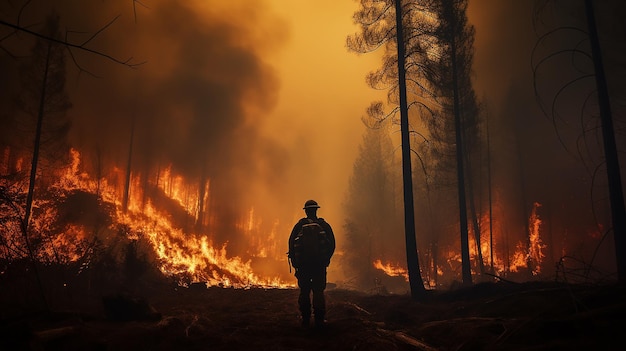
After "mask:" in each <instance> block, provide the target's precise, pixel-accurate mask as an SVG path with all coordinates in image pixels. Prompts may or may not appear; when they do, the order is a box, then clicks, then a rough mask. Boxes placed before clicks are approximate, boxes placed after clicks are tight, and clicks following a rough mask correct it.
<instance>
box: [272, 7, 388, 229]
mask: <svg viewBox="0 0 626 351" xmlns="http://www.w3.org/2000/svg"><path fill="white" fill-rule="evenodd" d="M269 2H270V3H271V7H272V10H273V11H274V12H275V13H277V14H278V15H279V16H281V17H282V18H283V19H285V20H286V21H287V22H286V23H287V26H288V29H289V34H288V37H287V39H286V43H285V46H284V48H283V49H281V50H278V51H277V52H275V53H274V54H272V55H270V57H271V60H270V64H272V65H273V66H274V67H275V68H276V69H277V70H278V75H279V79H280V91H279V95H278V103H277V106H276V108H275V109H274V111H272V112H271V116H270V118H268V120H267V123H266V124H265V126H264V131H265V133H266V134H267V135H269V136H271V137H273V138H276V139H277V140H278V141H279V142H280V143H281V144H282V145H284V146H285V147H287V148H289V150H291V156H292V157H293V159H294V161H295V162H294V164H293V165H294V167H293V168H291V172H292V174H291V176H289V177H287V178H288V179H290V180H289V181H290V182H293V184H292V185H293V186H294V187H293V188H294V189H297V190H296V191H294V193H293V197H291V198H289V197H287V199H289V200H293V201H294V202H295V205H296V207H295V208H294V210H295V211H296V212H295V213H294V216H300V215H301V214H302V212H301V210H300V207H299V205H300V203H301V202H304V200H306V198H315V199H316V200H318V201H319V202H320V204H321V205H322V209H321V210H320V215H322V216H324V217H326V219H327V220H329V221H333V222H335V226H337V227H339V226H340V225H341V220H342V218H341V202H342V200H343V197H344V195H345V191H346V189H347V184H348V178H349V176H350V174H351V172H352V164H353V161H354V159H355V157H356V152H357V148H358V145H359V144H360V142H361V135H362V133H363V131H364V126H363V124H362V122H361V117H362V116H363V115H364V114H365V109H366V108H367V106H368V105H369V104H370V102H372V101H374V100H380V99H384V98H385V93H384V92H382V93H381V92H379V91H375V90H373V89H371V88H369V87H368V86H367V85H366V84H365V75H366V74H367V73H368V72H369V71H370V70H372V68H373V67H375V66H376V65H377V64H378V63H379V59H378V55H376V54H370V55H357V54H355V53H351V52H348V50H347V48H346V46H345V42H346V36H347V35H349V34H352V33H354V32H356V31H357V27H356V26H355V25H354V24H353V23H352V14H353V13H354V11H355V10H356V9H357V5H358V3H357V2H356V1H350V0H344V1H333V0H321V1H320V0H299V1H282V0H270V1H269ZM300 140H309V141H310V142H305V143H303V142H301V141H300Z"/></svg>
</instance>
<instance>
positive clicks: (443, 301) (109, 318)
mask: <svg viewBox="0 0 626 351" xmlns="http://www.w3.org/2000/svg"><path fill="white" fill-rule="evenodd" d="M4 287H6V285H5V286H4ZM4 287H3V288H4ZM625 293H626V289H625V287H624V286H623V285H615V284H601V285H598V284H595V285H568V284H563V283H553V282H528V283H521V284H520V283H509V282H497V283H480V284H476V285H474V286H472V287H469V288H459V289H453V290H449V291H445V292H444V291H431V292H428V294H427V296H425V297H424V298H422V299H419V300H416V299H412V298H411V297H410V296H409V295H391V294H366V293H362V292H357V291H351V290H344V289H337V288H332V284H331V288H330V289H328V290H327V294H326V297H327V307H328V308H327V309H328V311H327V320H328V325H327V327H325V328H324V329H315V328H309V329H303V328H302V327H301V326H300V323H299V320H298V310H297V303H296V300H297V295H298V290H296V289H263V288H249V289H233V288H219V287H211V288H206V287H205V286H203V285H199V284H194V285H192V286H191V287H189V288H183V287H176V286H172V285H167V284H154V285H152V286H150V288H149V289H146V287H144V289H143V290H142V293H141V294H137V293H133V292H128V291H127V292H123V293H122V292H107V293H106V294H99V293H89V294H80V293H78V292H72V294H71V295H72V296H71V299H70V298H69V297H67V296H66V297H65V299H66V301H70V302H72V303H71V304H66V305H65V307H64V308H61V305H59V307H56V308H51V309H50V311H48V312H45V313H44V312H36V311H29V312H20V311H19V309H18V307H17V306H18V305H19V303H15V301H10V300H8V299H7V296H8V295H6V294H5V295H4V297H3V301H2V308H3V311H4V312H3V314H2V320H1V324H0V326H1V330H2V331H1V337H2V341H1V344H0V346H1V347H0V349H3V350H591V349H595V350H599V349H602V350H612V349H621V347H620V346H619V345H622V347H623V345H626V336H625V335H624V333H623V330H624V328H625V327H626V319H625V318H624V317H625V316H626V299H625V296H626V294H625ZM103 301H104V302H105V303H103ZM107 301H108V304H107V303H106V302H107ZM111 301H113V302H111ZM116 303H117V304H116Z"/></svg>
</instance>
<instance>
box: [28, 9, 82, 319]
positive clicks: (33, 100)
mask: <svg viewBox="0 0 626 351" xmlns="http://www.w3.org/2000/svg"><path fill="white" fill-rule="evenodd" d="M58 28H59V18H58V16H56V15H50V16H49V17H48V18H47V20H46V24H45V31H46V33H49V34H48V35H49V36H50V37H59V36H60V33H59V30H58ZM32 53H33V55H32V56H31V58H30V59H29V60H28V61H27V62H26V63H25V65H24V66H23V67H22V70H21V72H22V79H23V90H22V92H21V94H20V96H19V98H18V105H19V106H20V108H21V109H22V111H23V112H25V113H26V115H28V116H30V117H31V118H32V122H33V124H31V123H30V121H29V120H28V119H25V122H26V123H25V124H24V125H22V126H21V127H22V128H24V129H23V132H24V133H25V136H26V135H28V134H31V133H34V136H33V144H32V145H33V149H32V157H31V165H30V177H29V181H28V192H27V195H26V203H25V204H24V217H23V220H22V225H21V226H22V234H23V236H24V241H25V244H26V248H27V250H28V253H29V256H30V259H31V261H32V262H33V265H34V267H35V274H36V275H37V280H38V282H39V286H40V289H41V291H42V298H43V299H44V305H46V308H47V302H46V301H45V295H44V294H43V287H42V285H41V282H40V279H39V275H38V273H37V270H36V266H37V259H36V255H35V248H34V247H33V246H32V243H31V240H30V237H29V224H30V221H31V213H32V208H33V202H34V198H35V195H34V194H35V189H36V186H35V185H36V181H37V172H38V166H39V163H40V159H41V157H42V151H43V148H44V146H45V147H46V149H47V150H45V151H47V154H44V155H45V156H48V157H52V155H53V154H54V151H55V149H56V148H57V147H61V148H63V147H64V146H66V145H65V143H64V140H65V137H66V135H67V132H68V130H69V125H70V124H69V121H68V120H67V118H66V116H65V113H66V112H67V110H68V109H69V108H70V106H71V104H70V102H69V99H68V97H67V93H66V92H65V54H64V51H63V47H61V46H59V45H57V44H55V43H54V42H50V41H45V40H37V41H36V43H35V46H34V47H33V51H32ZM44 122H45V124H44ZM33 128H34V130H33ZM31 135H32V134H31Z"/></svg>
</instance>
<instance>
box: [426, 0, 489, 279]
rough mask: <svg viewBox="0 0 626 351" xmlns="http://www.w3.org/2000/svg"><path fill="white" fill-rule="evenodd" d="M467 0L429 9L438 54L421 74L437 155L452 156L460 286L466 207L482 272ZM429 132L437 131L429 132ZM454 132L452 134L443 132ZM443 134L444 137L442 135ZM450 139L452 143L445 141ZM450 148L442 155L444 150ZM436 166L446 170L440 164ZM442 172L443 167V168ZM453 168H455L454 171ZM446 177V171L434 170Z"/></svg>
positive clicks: (445, 0) (466, 273) (466, 269)
mask: <svg viewBox="0 0 626 351" xmlns="http://www.w3.org/2000/svg"><path fill="white" fill-rule="evenodd" d="M467 2H468V1H467V0H442V1H439V2H437V3H434V4H433V5H435V6H433V11H434V12H435V14H436V16H437V19H438V23H437V30H436V33H435V38H436V41H435V43H436V45H437V50H436V54H433V55H430V56H429V57H430V61H429V63H428V65H429V66H430V69H428V70H426V71H425V72H426V73H427V74H429V75H428V77H427V78H428V80H429V81H430V82H431V84H432V86H433V89H434V92H435V95H436V96H437V100H438V102H439V104H440V106H441V108H440V109H439V113H440V115H439V116H440V119H441V120H440V122H439V123H437V124H430V126H431V134H432V135H433V136H434V138H435V139H437V141H438V143H435V145H440V146H441V147H442V148H443V149H444V150H441V151H439V152H438V154H439V155H446V154H450V155H455V158H456V167H455V168H456V172H457V174H456V180H457V192H458V202H459V226H460V234H461V257H462V278H463V283H464V284H471V282H472V276H471V267H470V256H469V237H468V236H469V226H468V217H467V215H468V202H470V203H471V205H472V206H470V208H471V209H473V211H472V213H473V214H474V223H475V226H474V234H475V241H476V244H477V247H478V250H477V257H478V266H479V268H480V269H481V271H482V270H483V263H482V255H481V251H480V228H479V226H478V224H477V223H478V219H477V216H478V213H477V211H476V210H474V201H475V199H474V198H473V196H469V199H468V193H469V194H472V195H473V192H472V191H469V190H471V189H473V187H472V185H473V184H472V182H471V181H470V180H471V171H472V169H471V167H470V165H471V163H470V160H471V159H470V155H471V153H472V152H471V151H472V148H474V146H475V145H476V144H477V142H478V139H479V138H478V124H479V123H478V116H479V113H478V112H479V106H478V102H477V98H476V95H475V93H474V89H473V87H472V82H471V67H472V59H473V44H474V28H473V26H471V25H470V24H469V23H468V20H467V15H466V11H467ZM432 127H435V128H438V129H440V130H433V128H432ZM450 130H453V131H454V132H453V133H446V132H447V131H450ZM441 131H444V133H441ZM451 135H453V136H454V139H452V138H450V136H451ZM452 147H453V148H454V151H453V152H452V150H449V151H446V149H451V148H452ZM440 165H446V162H441V163H440ZM446 168H447V167H446ZM453 169H454V168H453ZM439 171H440V172H441V171H443V172H444V173H445V168H443V169H442V168H439Z"/></svg>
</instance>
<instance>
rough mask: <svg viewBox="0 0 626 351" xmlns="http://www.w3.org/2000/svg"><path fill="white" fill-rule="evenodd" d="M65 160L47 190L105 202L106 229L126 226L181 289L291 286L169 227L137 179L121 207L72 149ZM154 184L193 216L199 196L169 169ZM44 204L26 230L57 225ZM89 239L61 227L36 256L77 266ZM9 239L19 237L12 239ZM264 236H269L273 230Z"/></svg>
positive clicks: (77, 229) (78, 228)
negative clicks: (107, 211)
mask: <svg viewBox="0 0 626 351" xmlns="http://www.w3.org/2000/svg"><path fill="white" fill-rule="evenodd" d="M70 156H71V163H70V165H69V166H68V167H67V169H65V170H63V171H62V172H61V173H60V177H59V179H58V180H57V181H56V182H55V183H54V184H53V185H52V186H50V187H49V189H51V191H54V192H56V193H58V194H68V193H70V192H71V191H81V192H84V193H87V194H92V196H93V198H96V199H100V200H99V201H101V202H103V203H106V204H110V206H111V207H112V208H113V209H114V210H113V211H112V212H113V213H111V214H110V215H111V217H112V218H113V220H112V222H113V223H112V224H109V226H117V227H119V226H123V227H125V228H128V230H125V231H124V233H123V235H125V236H126V239H127V240H131V241H133V240H134V241H137V240H139V239H144V240H145V241H147V242H148V243H149V245H150V246H151V249H152V250H153V252H154V253H155V255H156V262H157V264H158V268H159V269H160V271H161V272H163V273H164V274H166V275H169V276H173V277H181V278H180V280H179V283H180V284H181V285H187V284H189V283H192V282H206V284H207V285H208V286H223V287H250V286H262V287H274V288H287V287H293V285H294V284H292V283H286V282H284V281H282V280H281V279H280V278H279V277H261V276H259V275H258V274H256V273H255V272H254V271H253V269H252V266H251V261H250V260H247V261H246V260H244V259H242V258H241V257H238V256H229V255H228V252H227V243H224V244H222V245H216V244H215V243H214V242H213V241H212V240H211V239H210V235H209V234H200V233H193V232H189V231H188V230H187V231H184V230H183V229H181V228H179V227H177V226H176V225H174V224H173V221H172V218H171V214H169V213H166V212H164V211H161V210H159V209H158V208H157V206H155V204H154V203H153V202H152V201H151V200H150V198H148V199H147V200H146V197H142V196H141V191H142V190H141V189H142V188H141V186H140V185H139V184H140V182H139V179H132V181H131V183H132V184H133V185H132V186H131V189H134V192H133V193H134V194H133V195H132V196H130V197H129V198H128V203H127V204H126V206H123V204H122V203H123V201H122V200H121V199H120V196H119V189H116V187H115V186H112V185H110V184H109V183H108V182H107V180H106V179H105V178H104V177H103V178H102V179H92V178H90V176H89V174H87V173H85V172H82V173H81V171H80V162H81V160H80V153H79V152H78V151H76V150H73V149H72V150H71V155H70ZM155 185H156V187H157V188H159V189H161V190H162V192H163V193H164V194H165V196H167V197H169V198H170V199H171V200H173V201H175V202H176V203H178V204H179V205H180V207H181V208H182V209H183V210H184V212H185V213H187V215H188V216H189V217H190V218H194V219H197V218H198V203H199V202H198V196H197V195H196V194H194V193H193V191H191V190H190V189H191V187H190V186H189V185H187V184H185V180H184V178H183V177H181V176H179V175H174V174H172V170H171V167H168V168H166V169H165V170H164V171H162V172H160V175H159V176H158V177H157V179H156V184H155ZM116 190H117V191H116ZM204 190H205V191H204V192H203V194H205V195H204V198H203V199H202V201H204V202H205V203H208V196H209V195H208V194H209V182H208V181H207V182H206V184H205V189H204ZM61 197H62V196H61ZM46 201H49V200H41V199H39V200H38V202H37V203H36V204H35V205H34V207H36V208H42V209H43V208H45V210H42V211H39V212H38V216H37V217H36V218H35V217H33V221H32V226H31V227H32V230H34V231H37V232H41V233H46V232H47V231H49V229H47V228H50V227H52V225H51V223H55V221H58V217H59V215H58V213H56V212H55V210H54V206H44V203H45V202H46ZM77 221H79V220H77ZM256 222H257V220H255V219H254V211H253V210H251V211H250V213H249V218H248V221H247V222H246V226H245V230H246V232H248V233H250V232H253V231H254V230H255V224H256ZM257 231H258V230H257ZM109 232H110V233H115V232H118V233H119V229H115V228H112V227H111V228H109ZM93 235H95V234H93ZM93 235H92V234H87V229H86V228H85V226H83V225H80V224H78V223H70V224H67V225H66V224H64V225H63V227H61V228H60V229H59V232H55V233H53V234H46V235H43V237H44V238H46V237H47V238H48V243H47V246H46V249H45V250H43V253H40V255H42V254H43V255H45V256H47V257H48V259H45V260H47V261H49V262H52V261H56V262H58V263H68V262H76V261H77V260H79V259H80V258H81V257H82V256H83V253H84V252H85V248H83V247H82V246H81V243H84V242H85V241H86V238H92V237H93ZM14 237H15V238H19V236H17V235H14ZM269 237H274V232H273V231H272V233H270V234H269ZM90 240H91V239H90ZM261 244H262V242H261V241H258V242H256V246H257V250H260V249H259V247H260V246H261ZM265 254H266V253H265ZM281 258H282V257H281Z"/></svg>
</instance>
